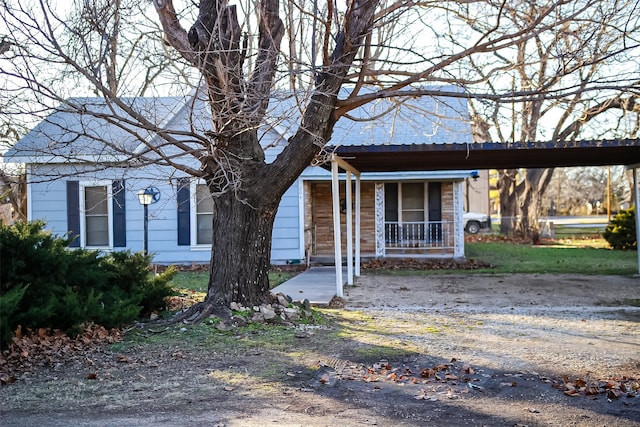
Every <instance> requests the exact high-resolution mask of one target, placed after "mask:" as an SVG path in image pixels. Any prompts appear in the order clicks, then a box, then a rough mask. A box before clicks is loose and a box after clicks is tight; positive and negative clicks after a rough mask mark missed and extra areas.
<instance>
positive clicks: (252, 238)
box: [0, 0, 637, 322]
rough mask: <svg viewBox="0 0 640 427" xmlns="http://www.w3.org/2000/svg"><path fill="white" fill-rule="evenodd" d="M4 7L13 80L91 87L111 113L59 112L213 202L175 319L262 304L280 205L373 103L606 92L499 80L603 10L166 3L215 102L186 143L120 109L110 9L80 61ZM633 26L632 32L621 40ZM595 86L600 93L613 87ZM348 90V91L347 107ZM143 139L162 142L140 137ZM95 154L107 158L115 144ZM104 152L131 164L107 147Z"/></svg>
mask: <svg viewBox="0 0 640 427" xmlns="http://www.w3.org/2000/svg"><path fill="white" fill-rule="evenodd" d="M3 3H5V6H6V12H0V13H2V14H3V17H4V20H5V22H8V23H9V24H11V25H10V28H11V30H12V33H13V37H14V38H15V44H18V45H19V46H21V48H22V51H23V56H22V57H23V58H24V59H25V64H28V65H25V68H24V70H22V71H25V73H24V74H22V73H16V74H20V75H21V76H23V77H24V76H27V78H26V80H23V81H28V82H29V83H30V86H29V87H31V86H33V89H35V91H36V93H38V94H40V95H42V96H48V97H49V98H54V99H56V100H58V101H59V102H64V99H65V97H64V96H62V95H61V94H60V91H56V90H54V89H53V87H52V86H51V85H48V84H38V83H37V80H38V79H36V78H35V77H34V78H33V79H29V77H28V76H35V74H34V73H32V72H30V70H32V68H30V67H33V66H34V65H33V64H34V63H45V64H49V66H51V64H54V65H57V66H59V68H61V69H63V70H65V71H67V72H69V75H72V76H73V78H77V79H78V81H79V82H80V81H82V82H89V83H90V84H91V86H92V88H93V90H95V92H96V93H97V94H99V95H100V96H102V97H104V99H105V103H106V104H107V105H109V109H108V111H105V110H101V112H100V113H96V112H93V113H92V111H87V109H86V108H84V106H83V105H81V104H76V103H73V102H67V107H68V108H69V109H75V110H77V111H79V112H82V113H84V114H95V115H99V116H100V118H101V119H103V120H106V121H108V122H109V123H111V124H112V125H113V126H118V127H120V128H121V129H122V131H123V132H127V133H129V134H130V135H132V136H134V137H135V138H136V140H137V141H138V142H139V143H140V144H142V146H143V147H144V149H143V150H137V151H136V152H131V153H129V155H130V158H129V161H130V162H131V163H130V164H131V165H135V166H144V165H148V164H151V163H153V164H155V165H166V166H171V167H173V168H175V169H176V170H177V171H180V173H183V174H186V175H188V176H192V177H198V178H200V179H203V180H204V181H205V182H206V184H207V185H208V188H209V190H210V193H211V195H212V197H213V201H214V214H213V238H212V245H211V259H212V261H213V262H212V263H211V270H210V279H209V287H208V292H207V297H206V299H205V301H204V302H203V303H202V304H200V305H198V306H195V307H193V308H192V309H191V310H190V311H189V312H187V313H185V314H184V316H183V318H181V320H186V321H194V322H195V321H198V320H200V319H202V318H204V317H206V316H208V315H209V314H210V313H212V312H219V311H225V308H226V307H228V306H229V304H230V303H231V302H233V301H237V302H241V303H243V304H244V305H255V304H258V303H260V302H263V301H264V300H265V299H266V298H267V296H268V294H269V283H268V276H267V273H268V270H269V267H270V259H269V256H270V245H271V238H272V227H273V221H274V218H275V214H276V210H277V208H278V205H279V202H280V200H281V198H282V196H283V194H284V192H285V191H286V190H287V189H288V188H289V187H290V186H291V185H292V184H293V183H294V182H295V180H296V179H297V178H298V177H299V175H300V174H301V173H302V171H303V170H304V169H305V168H306V167H307V166H308V165H309V164H311V162H312V161H314V159H317V158H318V156H320V155H321V154H322V150H323V148H324V147H325V146H326V144H327V143H328V142H329V141H330V139H331V135H332V132H333V128H334V125H335V124H336V122H337V121H338V120H341V119H346V118H348V117H349V113H350V112H351V111H353V110H354V109H356V108H358V107H360V106H362V105H364V104H366V103H369V102H372V101H375V100H377V99H381V98H387V99H393V100H396V101H397V102H398V103H401V102H402V100H403V99H406V98H408V97H416V96H439V95H447V96H456V97H465V98H472V99H477V100H485V101H487V102H488V101H502V102H511V103H513V105H519V103H523V104H522V105H523V107H521V108H522V110H523V111H524V110H527V111H528V110H530V109H539V108H541V107H542V105H546V104H544V103H541V102H543V101H544V102H551V103H556V104H558V105H559V103H560V102H563V100H564V99H566V98H571V97H575V96H578V94H580V96H581V97H587V95H588V94H589V93H591V91H594V92H593V93H596V92H595V91H596V90H600V89H599V88H598V87H596V86H593V87H591V86H589V85H590V84H591V83H589V82H587V83H586V84H587V86H589V87H584V88H581V87H579V85H576V84H570V85H564V86H560V87H558V86H553V85H548V84H541V85H528V86H527V85H524V84H523V85H521V86H520V87H519V88H518V90H514V89H513V88H512V87H511V85H507V87H502V86H501V84H502V83H499V82H504V80H505V76H507V75H508V76H510V75H511V74H513V72H512V70H517V69H518V68H517V67H519V66H521V65H523V64H524V65H526V66H530V65H532V60H531V58H530V57H529V50H530V49H529V48H527V49H524V50H522V51H521V52H522V54H521V55H517V54H515V53H517V52H519V48H520V46H530V45H529V43H534V45H535V43H536V41H539V43H543V42H544V43H543V44H546V40H555V37H556V34H560V33H561V31H562V28H570V27H571V25H573V24H572V23H573V22H576V21H577V20H579V19H584V20H590V21H593V22H594V24H593V25H596V24H597V23H601V20H600V21H598V20H597V19H594V18H593V17H594V16H596V15H597V14H596V13H595V12H594V11H599V10H601V9H602V2H600V1H596V0H575V1H571V0H566V1H562V2H553V1H540V2H526V3H524V2H523V3H520V2H518V3H517V4H516V5H515V6H509V7H507V4H506V3H499V4H496V3H493V2H490V1H474V2H458V1H453V2H447V1H438V2H432V1H425V2H418V1H393V0H389V1H386V0H384V1H375V0H352V1H349V2H345V3H340V2H327V3H324V4H320V2H315V1H306V0H304V1H302V0H301V1H294V2H288V3H286V4H283V5H281V4H280V3H279V1H278V0H255V1H253V0H240V1H238V3H237V4H231V3H230V2H228V1H222V0H201V1H200V3H199V4H198V5H195V4H188V5H186V6H185V8H184V9H179V8H177V7H176V4H177V3H176V4H174V2H173V1H172V0H154V5H155V8H156V11H157V14H158V17H159V20H160V23H161V24H162V29H163V40H164V43H165V45H167V46H170V47H171V48H172V50H170V52H177V54H178V55H179V56H180V60H179V61H178V62H177V63H180V64H187V65H189V66H190V67H192V69H193V70H195V71H197V73H198V75H199V79H200V81H199V82H198V85H197V86H198V88H199V92H198V93H201V94H204V97H205V99H206V101H207V104H208V105H207V106H206V107H207V108H205V107H202V108H200V107H197V106H196V104H195V103H194V104H193V105H192V106H191V107H192V108H196V107H197V108H198V109H199V110H198V111H196V110H194V111H193V117H195V116H196V115H199V116H201V115H202V114H203V113H204V112H206V111H208V110H210V116H209V117H208V121H209V127H208V128H206V127H198V126H196V125H195V124H193V125H192V126H191V129H192V130H191V131H190V132H184V130H177V129H172V128H171V127H169V126H168V125H164V124H158V123H156V122H154V121H152V120H149V119H148V115H145V114H144V112H143V111H141V110H140V109H138V108H137V107H136V104H135V103H132V102H129V101H128V100H127V99H126V98H121V97H120V95H122V94H123V93H125V92H126V93H131V92H130V91H129V90H130V89H131V88H130V87H128V86H127V85H123V84H122V82H123V75H122V74H119V73H118V69H117V68H116V69H115V71H114V68H113V66H111V63H112V62H113V60H110V58H109V52H113V50H114V48H113V47H109V46H110V43H109V40H110V38H109V34H110V31H111V29H112V28H113V27H114V26H115V25H116V21H115V20H114V19H111V18H108V16H109V15H108V13H107V15H100V16H101V18H100V19H97V18H95V19H94V18H92V22H95V23H96V24H95V25H94V29H93V30H92V31H95V32H96V33H97V34H101V35H102V36H101V37H106V39H105V40H104V42H103V39H102V38H100V37H98V38H96V39H95V41H92V42H91V43H81V44H80V45H79V46H81V49H78V47H77V46H78V45H73V44H69V43H67V44H64V45H63V44H61V43H59V42H57V41H56V40H58V38H59V37H62V34H64V35H65V36H68V35H69V34H71V35H72V36H73V37H74V40H76V41H78V37H81V36H82V34H77V33H76V32H74V25H70V24H68V23H67V22H66V21H64V19H58V18H56V16H57V11H55V10H51V9H50V8H48V7H43V8H42V10H41V11H40V12H41V13H42V16H44V17H45V18H43V21H42V22H38V24H42V25H37V26H36V25H29V22H30V21H29V18H28V16H29V15H28V14H24V13H21V12H20V11H19V10H18V9H16V8H15V7H13V6H12V4H7V2H3ZM41 4H45V5H46V3H41ZM106 10H107V11H109V10H111V9H109V8H107V9H106ZM621 13H622V11H617V12H616V16H617V17H619V15H620V14H621ZM627 17H628V14H627ZM516 18H517V19H516ZM187 22H188V23H189V24H188V26H186V27H185V26H184V25H185V23H187ZM507 22H509V23H508V24H505V23H507ZM515 22H517V25H515V24H514V23H515ZM107 24H108V25H107ZM635 24H636V23H634V25H635ZM187 28H188V29H187ZM632 30H633V31H635V27H633V28H632V29H630V30H629V31H627V32H630V31H632ZM30 31H34V33H33V34H31V33H30ZM91 34H94V33H93V32H92V33H91ZM416 35H419V37H416ZM636 35H637V34H636ZM628 41H629V45H628V46H627V47H625V48H624V49H621V50H622V51H623V52H624V51H626V49H629V50H631V49H636V48H637V40H634V39H631V38H629V39H628ZM96 45H97V46H99V47H100V48H99V49H95V46H96ZM116 45H117V41H116ZM70 46H76V47H75V48H74V49H71V47H70ZM576 49H577V47H576V48H574V49H573V50H572V52H574V53H575V52H577V50H576ZM156 50H157V47H156ZM78 51H81V52H82V55H80V54H78ZM100 52H105V54H100ZM484 58H488V59H484ZM507 58H508V59H507ZM571 64H573V63H572V62H571V61H568V62H567V64H565V65H566V66H567V67H569V66H570V65H571ZM571 66H573V65H571ZM560 72H561V73H562V74H568V72H565V71H562V70H560ZM510 73H511V74H510ZM110 76H113V77H110ZM507 80H508V79H507ZM597 80H598V83H599V84H601V85H604V86H607V84H609V85H611V84H613V80H608V79H602V78H600V77H598V78H597ZM585 82H586V80H585ZM437 84H457V85H462V86H466V87H467V88H468V90H466V91H443V90H438V89H437V88H434V87H433V85H437ZM619 86H620V85H616V87H619ZM343 87H344V88H348V89H349V91H348V94H346V95H342V93H341V89H342V88H343ZM285 88H289V89H292V90H293V92H291V93H292V95H291V96H293V98H294V99H295V100H296V103H295V107H293V109H292V110H290V111H288V113H289V114H288V115H289V116H290V117H288V118H287V119H288V120H289V121H293V120H295V123H294V125H293V126H294V131H293V132H292V136H291V137H290V138H289V139H288V140H287V141H286V144H284V148H283V149H282V151H281V152H280V153H279V154H278V156H277V157H276V158H275V160H273V161H272V162H267V161H266V160H265V150H264V148H263V147H262V146H261V144H260V140H259V129H260V128H261V126H264V124H265V123H270V121H268V120H267V118H268V116H269V115H270V114H271V110H272V107H273V101H274V100H277V99H278V98H279V97H280V96H281V95H280V93H281V91H282V90H283V89H285ZM473 88H477V89H478V90H473ZM365 89H366V90H365ZM614 91H615V89H614ZM62 92H64V91H62ZM134 94H140V92H139V91H138V92H134ZM199 105H200V104H198V106H199ZM147 107H148V106H147ZM207 109H208V110H207ZM489 117H491V116H489ZM539 117H540V116H539V115H533V114H532V115H531V118H530V119H528V120H529V122H527V123H526V126H523V132H524V134H526V135H534V133H533V130H532V129H535V128H536V126H537V120H538V118H539ZM492 124H493V123H492ZM524 127H526V129H524ZM149 132H153V133H154V135H156V136H157V137H156V138H153V139H149V138H145V137H144V136H145V135H147V134H148V133H149ZM526 132H528V133H526ZM103 142H104V144H105V145H106V146H109V141H103ZM110 148H112V149H113V150H121V151H120V152H119V154H121V155H125V154H127V153H125V152H123V151H122V150H123V149H122V148H118V147H117V146H115V145H113V146H110Z"/></svg>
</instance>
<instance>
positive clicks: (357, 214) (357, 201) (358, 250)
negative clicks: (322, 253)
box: [355, 174, 360, 277]
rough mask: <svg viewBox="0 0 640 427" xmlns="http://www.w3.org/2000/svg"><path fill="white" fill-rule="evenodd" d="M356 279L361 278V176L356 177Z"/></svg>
mask: <svg viewBox="0 0 640 427" xmlns="http://www.w3.org/2000/svg"><path fill="white" fill-rule="evenodd" d="M355 262H356V272H355V274H356V277H360V175H359V174H357V175H356V261H355Z"/></svg>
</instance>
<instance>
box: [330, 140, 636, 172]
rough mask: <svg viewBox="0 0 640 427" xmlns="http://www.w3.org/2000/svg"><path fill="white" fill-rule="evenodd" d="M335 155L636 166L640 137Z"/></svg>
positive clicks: (419, 167)
mask: <svg viewBox="0 0 640 427" xmlns="http://www.w3.org/2000/svg"><path fill="white" fill-rule="evenodd" d="M335 153H336V154H337V155H338V156H340V157H341V158H342V159H344V160H345V161H347V162H348V163H349V164H350V165H351V166H353V167H354V168H356V169H357V170H359V171H361V172H400V171H430V170H471V169H510V168H547V167H567V166H610V165H632V164H637V163H638V162H640V139H619V140H588V141H575V142H522V143H504V144H503V143H495V142H484V143H471V144H407V145H352V146H350V145H341V146H338V147H336V149H335ZM329 167H330V166H329Z"/></svg>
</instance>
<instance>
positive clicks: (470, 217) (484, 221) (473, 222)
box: [462, 212, 491, 234]
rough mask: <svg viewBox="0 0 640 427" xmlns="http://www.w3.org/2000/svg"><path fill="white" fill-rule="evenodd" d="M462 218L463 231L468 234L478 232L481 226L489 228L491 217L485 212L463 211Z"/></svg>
mask: <svg viewBox="0 0 640 427" xmlns="http://www.w3.org/2000/svg"><path fill="white" fill-rule="evenodd" d="M462 219H463V220H464V231H466V232H467V233H469V234H478V232H479V231H480V230H481V229H483V228H487V229H491V217H490V216H489V215H487V214H482V213H476V212H465V213H464V215H463V216H462Z"/></svg>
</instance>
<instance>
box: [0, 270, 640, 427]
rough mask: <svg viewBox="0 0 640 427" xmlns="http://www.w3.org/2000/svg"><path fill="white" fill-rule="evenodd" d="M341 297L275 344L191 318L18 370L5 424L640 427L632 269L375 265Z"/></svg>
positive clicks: (6, 395)
mask: <svg viewBox="0 0 640 427" xmlns="http://www.w3.org/2000/svg"><path fill="white" fill-rule="evenodd" d="M344 299H345V304H346V305H345V308H344V309H328V310H325V311H324V313H325V314H326V316H327V317H328V318H329V322H328V323H327V324H324V325H298V326H290V327H289V328H288V329H286V330H285V331H284V332H287V331H289V332H292V334H291V335H290V336H291V337H292V338H291V341H286V340H285V341H283V342H281V343H279V344H275V343H274V344H273V345H268V344H265V343H261V344H259V345H255V346H251V345H250V343H251V334H250V333H243V334H238V335H236V336H234V337H233V338H234V339H235V340H236V341H235V343H237V345H236V344H234V341H226V342H225V343H221V342H218V341H216V340H218V338H216V337H217V336H213V337H212V336H209V335H207V338H206V339H205V338H204V336H202V338H198V339H199V341H198V339H196V340H195V341H194V340H193V337H194V336H196V335H194V334H196V331H198V333H201V332H202V328H200V329H193V330H187V328H184V329H183V330H181V331H180V330H178V331H174V332H175V334H180V333H182V334H185V335H184V336H185V337H186V336H187V334H189V337H191V339H189V340H187V339H185V340H183V342H182V343H181V341H171V340H170V339H168V338H166V339H165V340H164V341H163V340H159V341H158V344H154V341H150V342H148V343H147V344H145V345H112V346H111V347H108V348H105V349H103V350H102V351H99V352H94V353H92V354H83V355H79V356H77V357H72V358H70V359H69V360H65V361H63V362H61V363H57V364H55V365H54V366H48V367H43V368H41V369H38V370H36V371H33V372H29V373H24V374H23V375H21V376H20V378H19V379H18V381H16V382H15V383H14V384H10V385H5V386H2V387H0V402H1V404H2V406H1V410H0V417H1V418H0V424H1V425H2V426H25V425H42V426H68V425H74V426H130V425H131V426H151V425H154V426H266V425H274V426H335V425H344V426H352V425H353V426H360V425H377V426H520V427H522V426H640V391H639V390H638V389H639V388H640V329H639V326H640V307H638V303H639V299H640V279H638V278H630V277H614V276H576V275H504V276H502V275H431V276H397V275H395V276H382V275H380V276H378V275H373V274H371V273H369V274H367V275H365V276H363V277H361V278H360V279H359V280H358V281H357V283H356V286H355V287H352V288H348V289H346V292H345V298H344ZM159 335H162V334H159ZM198 337H200V335H198ZM225 337H227V338H228V335H227V336H225ZM222 338H223V336H220V338H219V339H222ZM167 342H170V343H171V344H167ZM194 342H195V343H194ZM243 343H244V344H243ZM247 343H249V344H247Z"/></svg>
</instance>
